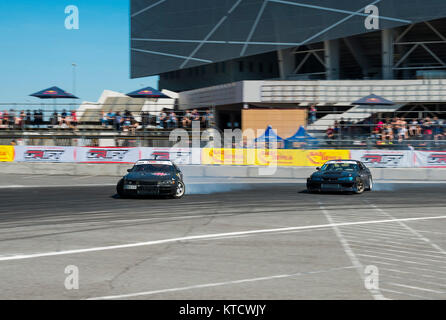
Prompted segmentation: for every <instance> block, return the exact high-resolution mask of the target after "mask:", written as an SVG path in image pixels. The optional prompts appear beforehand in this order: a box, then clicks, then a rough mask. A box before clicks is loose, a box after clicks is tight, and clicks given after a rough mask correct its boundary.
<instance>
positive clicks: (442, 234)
mask: <svg viewBox="0 0 446 320" xmlns="http://www.w3.org/2000/svg"><path fill="white" fill-rule="evenodd" d="M414 230H415V231H416V232H420V233H431V234H438V235H440V236H446V232H438V231H430V230H417V229H414Z"/></svg>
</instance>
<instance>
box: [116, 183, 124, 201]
mask: <svg viewBox="0 0 446 320" xmlns="http://www.w3.org/2000/svg"><path fill="white" fill-rule="evenodd" d="M116 192H117V193H118V196H119V197H120V198H125V197H126V194H125V192H124V179H121V180H119V182H118V184H117V185H116Z"/></svg>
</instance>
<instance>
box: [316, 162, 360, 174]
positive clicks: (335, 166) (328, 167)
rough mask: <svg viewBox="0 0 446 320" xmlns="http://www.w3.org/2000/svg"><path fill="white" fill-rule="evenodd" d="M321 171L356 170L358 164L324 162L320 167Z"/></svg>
mask: <svg viewBox="0 0 446 320" xmlns="http://www.w3.org/2000/svg"><path fill="white" fill-rule="evenodd" d="M321 171H351V172H353V171H358V165H357V164H356V163H348V162H339V163H335V162H333V163H326V164H324V165H323V167H322V168H321Z"/></svg>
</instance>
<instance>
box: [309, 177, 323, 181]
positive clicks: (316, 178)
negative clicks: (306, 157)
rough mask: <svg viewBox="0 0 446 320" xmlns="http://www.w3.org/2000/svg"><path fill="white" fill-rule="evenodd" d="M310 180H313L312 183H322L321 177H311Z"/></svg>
mask: <svg viewBox="0 0 446 320" xmlns="http://www.w3.org/2000/svg"><path fill="white" fill-rule="evenodd" d="M310 180H313V181H322V178H321V177H311V179H310Z"/></svg>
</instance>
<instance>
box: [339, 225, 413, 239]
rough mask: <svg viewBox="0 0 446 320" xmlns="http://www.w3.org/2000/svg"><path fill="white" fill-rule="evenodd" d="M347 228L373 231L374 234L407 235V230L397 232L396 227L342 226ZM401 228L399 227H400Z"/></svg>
mask: <svg viewBox="0 0 446 320" xmlns="http://www.w3.org/2000/svg"><path fill="white" fill-rule="evenodd" d="M343 228H345V229H347V230H352V231H360V232H362V231H364V232H373V233H375V234H385V235H387V234H389V235H395V236H406V237H407V231H406V232H398V231H396V230H397V229H392V230H383V229H379V228H375V226H373V227H363V226H346V227H343ZM399 230H401V227H400V229H399Z"/></svg>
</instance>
